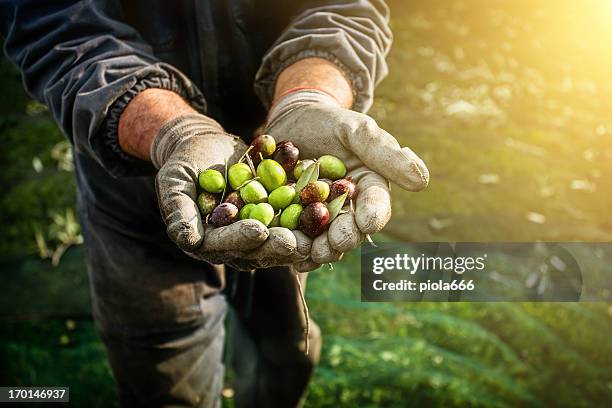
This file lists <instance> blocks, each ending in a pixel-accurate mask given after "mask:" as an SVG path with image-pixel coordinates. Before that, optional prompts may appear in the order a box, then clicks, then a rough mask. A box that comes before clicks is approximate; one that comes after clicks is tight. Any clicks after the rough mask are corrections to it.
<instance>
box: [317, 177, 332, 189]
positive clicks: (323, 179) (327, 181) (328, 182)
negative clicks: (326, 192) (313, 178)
mask: <svg viewBox="0 0 612 408" xmlns="http://www.w3.org/2000/svg"><path fill="white" fill-rule="evenodd" d="M319 181H324V182H326V183H327V185H328V186H329V188H331V186H332V184H334V181H333V180H330V179H328V178H320V179H319Z"/></svg>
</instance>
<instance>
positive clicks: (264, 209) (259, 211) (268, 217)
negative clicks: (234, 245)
mask: <svg viewBox="0 0 612 408" xmlns="http://www.w3.org/2000/svg"><path fill="white" fill-rule="evenodd" d="M249 218H251V219H253V220H258V221H260V222H261V223H262V224H263V225H265V226H268V225H270V223H271V222H272V219H273V218H274V208H272V206H271V205H270V204H268V203H260V204H257V205H256V206H255V207H253V209H252V210H251V213H250V214H249Z"/></svg>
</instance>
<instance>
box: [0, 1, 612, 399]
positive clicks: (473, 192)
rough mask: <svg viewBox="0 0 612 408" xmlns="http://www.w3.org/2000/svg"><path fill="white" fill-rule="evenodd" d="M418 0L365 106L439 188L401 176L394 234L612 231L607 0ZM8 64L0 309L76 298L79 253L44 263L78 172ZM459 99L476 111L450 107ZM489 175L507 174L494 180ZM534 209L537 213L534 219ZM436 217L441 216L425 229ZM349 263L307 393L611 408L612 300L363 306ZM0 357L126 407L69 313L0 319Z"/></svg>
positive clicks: (315, 307)
mask: <svg viewBox="0 0 612 408" xmlns="http://www.w3.org/2000/svg"><path fill="white" fill-rule="evenodd" d="M421 3H422V2H421ZM421 3H419V2H399V1H393V2H391V6H392V11H393V19H392V25H393V29H394V34H395V43H394V47H393V49H392V51H391V54H390V56H389V64H390V69H391V73H390V75H389V77H388V78H387V79H386V80H385V81H384V82H383V83H382V85H381V86H380V87H379V90H378V93H377V95H378V96H377V100H376V103H375V105H374V107H373V109H372V111H371V114H372V115H373V116H374V117H375V118H376V119H377V121H378V122H379V124H380V125H381V126H382V127H384V128H385V129H387V130H388V131H389V132H390V133H392V134H393V135H395V136H396V137H397V138H398V139H399V140H400V142H401V143H402V144H403V145H407V146H410V147H411V148H413V150H415V151H416V152H417V153H418V154H419V155H421V156H422V157H423V158H424V159H425V161H426V162H427V164H428V166H429V168H430V171H431V185H430V187H429V188H428V189H427V190H426V191H425V192H422V193H418V194H413V193H407V192H403V191H401V190H399V189H398V188H394V189H393V192H392V193H393V199H394V216H393V217H394V218H393V222H392V223H391V224H390V225H389V227H388V228H387V230H386V233H387V236H386V237H384V238H385V239H390V240H405V241H446V240H449V241H521V240H526V241H533V240H550V241H555V240H559V241H562V240H568V241H593V242H598V241H599V242H610V241H612V222H611V221H610V215H609V206H610V204H609V203H610V202H612V190H611V189H612V185H610V183H609V182H608V180H609V179H610V177H611V176H612V160H610V159H611V158H612V142H610V136H611V135H612V120H611V119H610V118H611V117H610V112H611V111H612V99H611V98H610V95H612V86H611V85H610V84H609V83H608V82H607V81H608V76H609V72H608V71H609V70H608V67H609V66H610V63H612V47H610V46H609V44H610V43H612V32H611V31H610V30H609V29H608V28H606V27H607V26H606V23H605V18H604V17H605V16H606V15H607V14H606V12H604V11H603V10H604V9H603V4H604V2H603V1H597V0H589V1H587V2H584V3H581V7H577V6H576V2H571V1H560V2H557V1H555V2H553V1H544V2H538V4H537V5H534V4H533V3H532V2H527V1H523V0H517V1H512V2H484V1H468V2H460V1H446V0H444V1H443V0H437V1H432V2H427V5H424V4H421ZM0 77H1V78H2V79H1V83H2V89H3V94H4V95H5V96H7V97H6V98H4V99H3V100H2V101H1V102H0V149H1V151H2V152H3V154H2V156H3V157H2V159H1V160H2V161H1V162H0V166H1V167H0V168H1V171H0V183H1V184H2V186H3V194H2V197H1V198H0V222H1V225H2V230H1V231H0V254H2V260H1V262H2V263H1V265H0V270H1V273H3V275H4V285H3V293H2V295H3V296H2V302H1V303H2V305H3V311H2V313H3V314H13V315H15V314H44V313H51V312H62V313H82V312H84V311H86V309H87V306H86V304H87V299H88V298H87V294H86V289H87V288H86V276H85V270H84V265H83V262H82V254H81V250H80V249H76V250H70V251H69V252H68V253H67V255H66V257H65V259H64V260H63V261H62V264H61V266H60V268H58V269H54V268H52V267H50V266H49V264H48V261H39V260H36V259H35V254H36V252H37V248H36V245H35V242H34V232H35V230H36V228H37V227H38V228H43V229H44V228H45V227H46V226H48V225H49V224H50V223H51V222H52V220H53V218H52V214H53V213H54V212H60V213H63V212H64V210H65V209H66V208H74V205H75V197H74V178H73V175H72V174H71V173H70V172H66V171H63V170H60V169H58V168H57V162H56V160H55V159H53V158H52V157H51V153H50V151H51V149H52V147H53V146H54V145H56V143H58V142H60V141H61V140H62V136H61V134H60V132H59V131H58V130H57V128H56V127H55V125H54V124H53V122H52V121H51V120H50V119H49V117H48V116H47V114H46V113H45V112H40V110H39V107H38V105H36V104H33V103H32V102H30V101H29V99H28V98H27V97H26V96H25V94H24V93H23V91H22V90H21V85H20V82H19V77H18V75H17V74H16V73H15V71H14V70H13V69H12V68H11V67H9V65H8V64H7V63H6V62H0ZM459 101H463V106H464V108H465V107H466V106H471V107H472V108H468V111H467V112H464V113H463V114H452V113H449V112H451V111H452V110H453V106H454V107H455V108H456V107H457V106H459V107H461V105H456V103H457V102H459ZM453 104H455V105H453ZM466 104H467V105H466ZM470 109H471V111H470ZM35 157H38V158H39V160H40V162H41V163H42V165H43V166H42V170H41V171H40V172H37V171H35V170H34V168H33V165H32V160H33V158H35ZM483 174H485V175H486V174H495V175H497V176H498V179H499V182H498V183H497V184H483V183H481V182H480V181H479V177H480V176H481V175H483ZM577 181H578V183H576V182H577ZM585 186H586V187H588V188H586V189H585V188H576V187H585ZM528 212H536V213H539V214H542V215H544V216H545V222H544V223H543V224H538V223H534V222H531V221H529V220H528V219H527V217H526V214H527V213H528ZM433 219H436V220H443V221H444V223H445V224H446V225H445V227H444V228H434V227H432V225H433V226H435V222H432V220H433ZM378 239H382V238H381V237H379V238H378ZM358 260H359V259H358V253H351V254H349V255H348V256H347V257H346V259H345V260H344V261H343V262H341V263H339V264H338V265H337V266H336V267H335V268H334V270H333V271H330V270H328V269H327V268H322V269H321V270H319V271H317V272H315V273H313V274H311V276H310V278H309V284H308V293H307V299H308V302H309V305H310V309H311V315H312V317H313V318H314V319H315V320H316V321H317V322H318V323H319V325H320V326H321V328H322V331H323V336H324V348H323V352H322V361H321V365H320V367H319V368H318V369H317V371H316V374H315V377H314V379H313V382H312V384H311V386H310V389H309V395H308V400H307V406H308V407H336V406H364V407H374V406H387V407H397V406H427V405H435V406H466V405H467V406H499V407H506V406H508V407H509V406H543V407H544V406H584V407H591V406H609V405H611V404H612V368H611V367H612V343H611V342H610V341H609V339H610V336H611V334H612V307H611V306H610V304H609V303H577V304H574V303H420V304H417V303H394V304H391V303H370V304H366V303H361V302H360V301H359V299H360V294H359V279H358V274H359V263H358ZM598 262H599V263H598ZM605 262H606V261H605V260H603V261H595V260H594V261H593V263H592V264H591V265H590V267H593V268H598V267H601V266H602V265H605ZM602 263H604V264H602ZM605 281H606V277H605V276H603V277H601V282H602V284H605ZM63 335H66V336H68V338H69V340H70V341H69V344H68V345H62V344H61V343H60V338H61V336H63ZM0 358H1V360H2V361H3V369H2V371H1V374H0V376H1V377H0V383H2V384H3V385H37V384H38V385H69V386H70V387H71V398H72V400H73V402H74V403H75V405H79V406H105V407H106V406H114V405H116V402H115V400H116V395H115V391H114V388H113V383H112V377H111V375H110V371H109V368H108V364H107V362H106V360H105V358H104V352H103V348H102V346H101V343H100V341H99V340H98V338H97V336H96V334H95V331H94V328H93V325H92V323H91V322H89V321H87V320H85V321H82V320H78V321H77V325H76V328H75V329H74V330H68V328H67V326H66V324H65V322H64V321H63V320H53V321H29V322H28V321H26V322H24V321H12V322H11V321H4V322H3V323H2V324H0ZM92 395H94V396H95V397H94V398H92ZM226 405H228V406H231V405H232V404H231V401H226Z"/></svg>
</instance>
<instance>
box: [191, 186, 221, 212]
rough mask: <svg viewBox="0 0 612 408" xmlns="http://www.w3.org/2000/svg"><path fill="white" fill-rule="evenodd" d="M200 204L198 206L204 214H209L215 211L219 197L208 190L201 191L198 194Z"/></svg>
mask: <svg viewBox="0 0 612 408" xmlns="http://www.w3.org/2000/svg"><path fill="white" fill-rule="evenodd" d="M196 202H197V204H198V208H199V209H200V212H201V213H202V215H203V216H205V215H208V214H210V213H212V212H213V210H214V209H215V207H216V206H217V205H219V197H217V196H216V195H214V194H211V193H209V192H207V191H204V192H203V193H200V195H198V199H197V200H196Z"/></svg>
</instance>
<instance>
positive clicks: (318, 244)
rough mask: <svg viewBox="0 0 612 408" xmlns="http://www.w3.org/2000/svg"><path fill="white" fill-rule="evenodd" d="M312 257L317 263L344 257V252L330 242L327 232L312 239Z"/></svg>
mask: <svg viewBox="0 0 612 408" xmlns="http://www.w3.org/2000/svg"><path fill="white" fill-rule="evenodd" d="M310 257H311V258H312V260H313V261H314V262H316V263H320V264H324V263H327V262H334V261H337V260H339V259H340V258H341V257H342V252H338V251H336V250H335V249H334V248H332V246H331V245H330V244H329V240H328V238H327V233H324V234H321V235H319V236H318V237H316V238H315V239H314V241H312V250H311V252H310Z"/></svg>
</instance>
